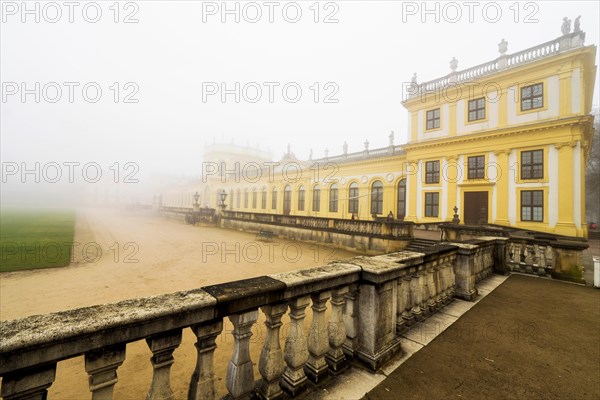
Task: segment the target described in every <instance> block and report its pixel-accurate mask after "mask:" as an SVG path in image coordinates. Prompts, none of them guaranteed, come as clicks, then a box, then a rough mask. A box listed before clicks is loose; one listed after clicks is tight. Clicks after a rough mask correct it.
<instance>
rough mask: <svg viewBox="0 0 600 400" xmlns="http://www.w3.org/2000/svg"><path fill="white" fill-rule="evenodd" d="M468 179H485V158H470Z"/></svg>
mask: <svg viewBox="0 0 600 400" xmlns="http://www.w3.org/2000/svg"><path fill="white" fill-rule="evenodd" d="M468 166H469V169H468V173H467V177H468V179H483V178H484V177H485V156H475V157H469V158H468Z"/></svg>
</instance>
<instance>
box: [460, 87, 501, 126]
mask: <svg viewBox="0 0 600 400" xmlns="http://www.w3.org/2000/svg"><path fill="white" fill-rule="evenodd" d="M497 96H498V92H496V91H493V92H489V93H488V95H487V99H489V100H494V99H496V101H493V102H492V101H488V102H487V113H488V115H487V117H488V120H487V121H486V122H480V123H472V124H467V121H468V118H469V117H468V114H466V113H465V109H466V108H467V107H468V104H469V100H468V99H466V100H459V101H458V102H457V103H456V133H457V134H458V135H464V134H466V133H471V132H475V131H480V130H483V129H494V128H497V127H498V103H499V102H500V101H502V97H500V98H498V97H497Z"/></svg>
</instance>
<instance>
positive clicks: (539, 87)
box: [521, 83, 544, 111]
mask: <svg viewBox="0 0 600 400" xmlns="http://www.w3.org/2000/svg"><path fill="white" fill-rule="evenodd" d="M542 107H544V84H543V83H536V84H535V85H529V86H525V87H524V88H521V111H528V110H533V109H536V108H542Z"/></svg>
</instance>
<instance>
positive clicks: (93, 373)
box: [85, 343, 125, 400]
mask: <svg viewBox="0 0 600 400" xmlns="http://www.w3.org/2000/svg"><path fill="white" fill-rule="evenodd" d="M123 361H125V343H122V344H119V345H116V346H112V347H108V348H104V349H101V350H96V351H90V352H88V353H85V372H87V373H88V375H89V378H88V385H89V387H90V391H91V392H92V400H110V399H112V398H113V388H114V386H115V383H117V368H119V367H120V366H121V364H123Z"/></svg>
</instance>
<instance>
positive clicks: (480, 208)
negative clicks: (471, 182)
mask: <svg viewBox="0 0 600 400" xmlns="http://www.w3.org/2000/svg"><path fill="white" fill-rule="evenodd" d="M464 201H465V224H467V225H481V224H487V223H488V192H465V196H464Z"/></svg>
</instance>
